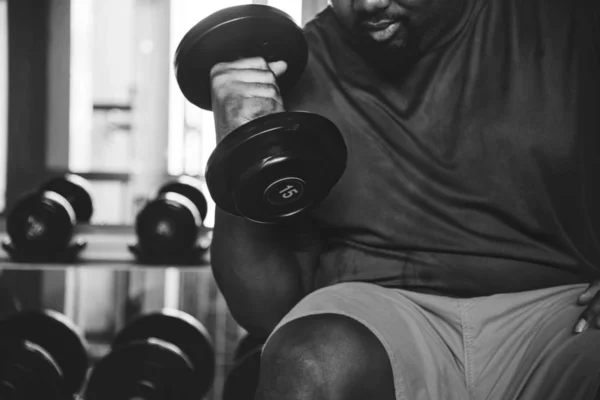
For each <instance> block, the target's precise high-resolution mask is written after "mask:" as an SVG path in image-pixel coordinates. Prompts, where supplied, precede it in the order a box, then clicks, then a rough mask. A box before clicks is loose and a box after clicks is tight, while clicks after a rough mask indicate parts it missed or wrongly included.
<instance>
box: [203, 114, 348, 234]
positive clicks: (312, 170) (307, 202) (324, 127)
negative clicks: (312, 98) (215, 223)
mask: <svg viewBox="0 0 600 400" xmlns="http://www.w3.org/2000/svg"><path fill="white" fill-rule="evenodd" d="M346 159H347V150H346V145H345V142H344V139H343V137H342V135H341V133H340V131H339V130H338V128H337V127H336V126H335V124H333V123H332V122H331V121H329V120H328V119H327V118H324V117H322V116H320V115H317V114H312V113H305V112H283V113H276V114H270V115H266V116H263V117H260V118H257V119H255V120H253V121H250V122H248V123H246V124H244V125H242V126H240V127H239V128H237V129H236V130H234V131H233V132H231V133H230V134H229V135H227V136H226V137H225V138H224V139H223V140H222V141H221V142H220V143H219V144H218V145H217V148H216V149H215V151H214V152H213V153H212V154H211V157H210V158H209V160H208V164H207V169H206V182H207V185H208V189H209V191H210V194H211V197H212V198H213V200H214V201H215V203H216V204H217V205H218V206H219V207H220V208H222V209H223V210H225V211H227V212H229V213H231V214H233V215H238V216H244V217H246V218H248V219H250V220H253V221H255V222H262V223H276V222H278V221H280V220H282V219H284V218H286V217H289V216H291V215H294V214H297V213H299V212H301V211H303V210H305V209H307V208H309V207H311V206H312V205H314V204H318V203H320V202H321V201H322V200H323V199H324V198H325V197H326V196H327V194H328V193H329V191H330V190H331V188H332V187H333V185H334V184H335V183H336V182H337V181H338V180H339V178H340V177H341V175H342V173H343V171H344V169H345V167H346Z"/></svg>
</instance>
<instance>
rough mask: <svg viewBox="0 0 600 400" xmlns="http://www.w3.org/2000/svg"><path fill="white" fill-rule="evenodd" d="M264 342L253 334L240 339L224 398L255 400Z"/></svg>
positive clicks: (226, 382) (225, 399)
mask: <svg viewBox="0 0 600 400" xmlns="http://www.w3.org/2000/svg"><path fill="white" fill-rule="evenodd" d="M263 344H264V340H263V339H259V338H256V337H255V336H252V335H246V336H244V337H242V339H241V340H240V341H239V343H238V345H237V347H236V349H235V351H234V354H233V361H234V365H233V368H232V369H231V371H230V372H229V374H228V375H227V379H226V380H225V386H224V387H223V400H254V395H255V393H256V389H257V387H258V379H259V375H260V356H261V352H262V346H263Z"/></svg>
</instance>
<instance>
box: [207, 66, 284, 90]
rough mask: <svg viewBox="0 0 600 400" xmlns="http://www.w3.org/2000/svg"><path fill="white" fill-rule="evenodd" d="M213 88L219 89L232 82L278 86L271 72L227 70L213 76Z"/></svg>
mask: <svg viewBox="0 0 600 400" xmlns="http://www.w3.org/2000/svg"><path fill="white" fill-rule="evenodd" d="M212 79H213V86H214V87H219V86H221V85H227V84H229V83H230V82H233V81H237V82H248V83H255V82H256V83H271V84H276V83H277V79H276V78H275V74H273V72H271V71H269V70H261V69H236V70H226V71H223V72H220V73H216V74H215V75H213V78H212Z"/></svg>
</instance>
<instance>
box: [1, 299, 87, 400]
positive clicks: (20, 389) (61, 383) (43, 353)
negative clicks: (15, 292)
mask: <svg viewBox="0 0 600 400" xmlns="http://www.w3.org/2000/svg"><path fill="white" fill-rule="evenodd" d="M87 370H88V356H87V344H86V342H85V341H84V339H83V336H82V334H81V333H80V332H79V331H78V329H77V327H75V325H74V324H73V323H72V322H71V321H70V320H69V319H68V318H67V317H66V316H64V315H63V314H60V313H58V312H55V311H51V310H45V311H25V312H20V313H17V314H14V315H11V316H9V317H7V318H5V319H3V320H0V399H3V400H4V399H6V400H40V399H44V400H66V399H73V398H74V396H75V395H77V394H78V393H79V392H80V390H81V387H82V385H83V382H84V380H85V376H86V374H87Z"/></svg>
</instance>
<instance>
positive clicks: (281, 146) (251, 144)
mask: <svg viewBox="0 0 600 400" xmlns="http://www.w3.org/2000/svg"><path fill="white" fill-rule="evenodd" d="M250 57H262V58H264V59H265V60H266V61H267V62H273V61H285V62H286V63H287V65H288V69H287V71H286V72H285V73H284V74H283V75H282V76H281V77H280V78H279V79H278V86H279V88H280V91H281V93H282V94H284V95H285V93H286V92H289V91H290V90H291V89H292V87H293V86H294V84H295V83H296V82H297V81H298V80H299V78H300V76H301V75H302V73H303V71H304V69H305V67H306V63H307V60H308V45H307V42H306V40H305V38H304V35H303V32H302V30H301V29H300V28H299V27H298V26H297V25H296V24H295V23H294V21H293V20H292V19H291V18H290V17H289V16H288V15H287V14H285V13H284V12H282V11H280V10H278V9H276V8H274V7H269V6H265V5H259V4H250V5H242V6H236V7H230V8H226V9H224V10H221V11H218V12H216V13H214V14H212V15H210V16H209V17H207V18H205V19H204V20H202V21H200V22H199V23H198V24H196V25H195V26H194V27H193V28H192V29H191V30H190V31H189V32H188V33H187V34H186V35H185V36H184V38H183V39H182V41H181V43H180V44H179V46H178V48H177V51H176V54H175V60H174V63H175V71H176V77H177V82H178V84H179V87H180V89H181V91H182V92H183V95H184V96H185V97H186V98H187V99H188V100H189V101H190V102H191V103H193V104H195V105H196V106H198V107H200V108H202V109H205V110H211V107H212V105H211V82H210V71H211V69H212V67H213V66H215V65H216V64H217V63H220V62H231V61H235V60H238V59H243V58H250ZM346 158H347V149H346V145H345V142H344V139H343V137H342V135H341V133H340V131H339V130H338V128H337V127H336V126H335V125H334V124H333V123H332V122H331V121H330V120H328V119H327V118H325V117H323V116H320V115H317V114H313V113H308V112H282V113H275V114H270V115H266V116H263V117H260V118H257V119H255V120H253V121H250V122H248V123H246V124H244V125H242V126H240V127H239V128H237V129H235V130H234V131H232V132H231V133H229V134H228V135H227V136H226V137H225V138H224V139H223V140H222V141H221V142H220V143H219V144H218V145H217V147H216V149H215V151H214V152H213V153H212V154H211V156H210V158H209V160H208V163H207V168H206V182H207V186H208V189H209V191H210V195H211V197H212V198H213V200H214V201H215V203H216V204H217V205H218V206H219V207H220V208H221V209H223V210H225V211H227V212H228V213H230V214H233V215H238V216H243V217H245V218H247V219H249V220H252V221H255V222H260V223H277V222H280V221H282V220H284V219H286V218H289V217H291V216H294V215H297V214H299V213H300V212H302V211H304V210H306V209H308V208H310V207H311V206H313V205H316V204H318V203H320V202H321V201H323V200H324V199H325V197H326V196H327V195H328V194H329V192H330V190H331V189H332V187H333V186H334V185H335V184H336V183H337V181H338V180H339V179H340V177H341V175H342V173H343V171H344V169H345V167H346Z"/></svg>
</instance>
